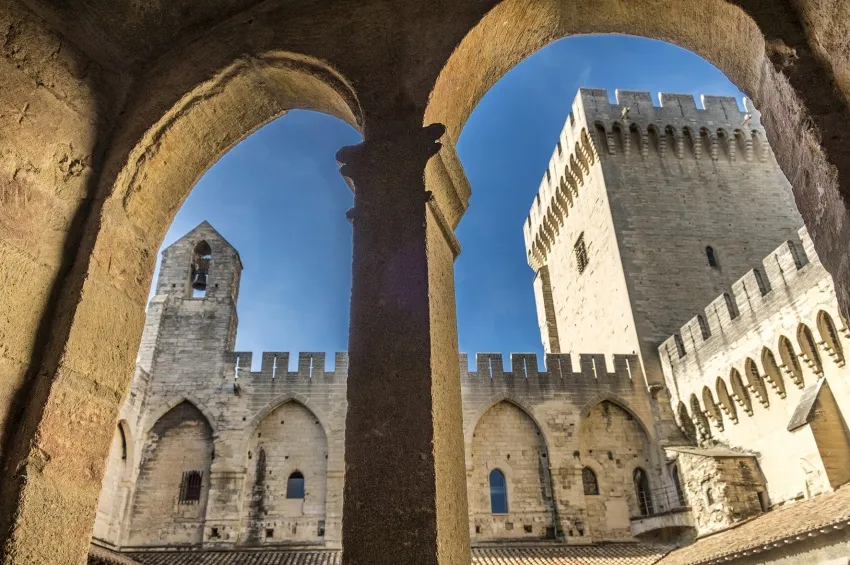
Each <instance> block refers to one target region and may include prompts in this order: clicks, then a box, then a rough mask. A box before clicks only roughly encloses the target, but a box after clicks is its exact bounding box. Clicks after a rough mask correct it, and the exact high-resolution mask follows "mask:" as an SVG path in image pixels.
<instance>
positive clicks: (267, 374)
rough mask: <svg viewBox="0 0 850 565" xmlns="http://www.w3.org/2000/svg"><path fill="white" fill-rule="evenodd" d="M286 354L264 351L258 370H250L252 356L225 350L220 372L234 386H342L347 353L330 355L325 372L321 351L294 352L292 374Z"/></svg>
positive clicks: (324, 355)
mask: <svg viewBox="0 0 850 565" xmlns="http://www.w3.org/2000/svg"><path fill="white" fill-rule="evenodd" d="M290 355H291V354H290V353H289V352H286V351H267V352H263V353H262V362H261V364H260V370H259V371H252V370H251V363H252V362H253V357H254V356H253V353H251V352H250V351H247V352H246V351H229V352H227V353H225V363H224V367H225V369H224V372H225V375H229V376H230V377H231V378H233V380H234V381H235V382H237V383H238V384H240V385H242V384H251V383H271V382H274V381H280V382H292V383H295V382H301V383H303V382H316V383H334V382H337V383H345V381H346V380H347V378H348V353H347V352H344V351H343V352H337V353H335V354H334V368H333V370H331V371H328V370H326V368H325V362H326V359H327V355H326V354H325V353H324V352H314V351H310V352H301V353H298V364H297V368H296V370H295V371H290V370H289V361H290Z"/></svg>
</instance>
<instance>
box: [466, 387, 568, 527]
mask: <svg viewBox="0 0 850 565" xmlns="http://www.w3.org/2000/svg"><path fill="white" fill-rule="evenodd" d="M488 405H489V408H487V409H486V410H485V411H484V413H483V414H482V415H481V417H480V418H479V419H478V420H477V421H476V422H475V426H474V428H473V432H472V438H471V442H470V448H469V451H467V465H468V466H467V476H468V480H469V481H470V496H471V498H470V500H469V510H470V519H471V520H472V521H473V522H474V523H476V524H477V525H478V524H480V526H481V528H483V531H481V532H480V536H482V537H481V538H480V539H488V538H492V539H495V538H504V537H523V536H525V535H526V531H525V529H524V528H518V529H517V530H512V529H509V528H507V527H505V524H504V522H502V521H493V520H491V519H490V517H491V516H492V514H493V513H498V514H505V515H507V516H508V521H509V522H512V521H513V520H514V519H516V520H522V521H523V522H524V523H528V522H531V523H533V524H534V525H533V526H532V527H533V528H535V529H537V530H538V531H537V532H536V533H537V534H538V536H540V537H543V536H544V535H545V534H546V532H547V531H549V530H551V529H553V528H555V507H554V503H553V488H552V481H551V476H550V472H549V452H548V449H547V446H546V441H545V437H544V435H543V431H542V428H541V427H540V426H539V425H538V423H537V422H536V421H535V420H534V419H533V418H532V416H531V414H530V412H528V411H527V410H525V409H524V408H523V407H522V406H520V405H519V404H517V403H515V402H512V401H511V400H510V399H508V398H505V399H502V400H499V401H498V402H495V403H493V404H490V403H489V402H488ZM507 436H510V438H511V439H510V441H506V439H505V438H506V437H507ZM494 473H496V474H495V475H494ZM494 481H495V482H494Z"/></svg>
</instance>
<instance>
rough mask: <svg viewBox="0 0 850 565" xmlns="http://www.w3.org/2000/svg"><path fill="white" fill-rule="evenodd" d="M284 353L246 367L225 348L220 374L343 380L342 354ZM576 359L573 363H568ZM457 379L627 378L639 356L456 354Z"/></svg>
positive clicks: (636, 370) (242, 379) (248, 358)
mask: <svg viewBox="0 0 850 565" xmlns="http://www.w3.org/2000/svg"><path fill="white" fill-rule="evenodd" d="M290 356H291V354H290V353H289V352H279V351H278V352H274V351H273V352H264V353H262V362H261V365H260V370H259V371H252V370H251V363H252V361H253V357H254V356H253V353H251V352H250V351H229V352H227V353H225V362H224V365H225V375H226V376H229V377H230V378H232V379H233V380H234V381H237V382H239V383H240V384H242V383H246V384H247V383H256V382H263V381H267V382H271V381H275V380H284V381H290V382H296V381H300V382H304V381H316V382H345V381H346V379H347V377H348V353H347V352H337V353H335V359H334V368H333V370H332V371H327V370H325V360H326V357H327V356H326V354H325V353H323V352H301V353H299V354H298V367H297V369H296V370H295V371H290V370H289V361H290ZM574 358H577V359H576V360H577V362H578V366H577V367H576V366H575V365H574V363H573V359H574ZM459 360H460V373H461V378H462V379H468V380H482V379H491V380H512V379H526V380H538V381H544V382H545V381H550V382H553V383H554V382H560V383H563V384H565V385H569V383H570V382H571V381H576V380H579V379H583V380H591V379H592V380H598V381H616V380H620V381H623V380H625V381H631V380H635V379H637V380H640V379H642V377H643V370H642V369H641V365H640V361H638V358H637V356H636V355H614V356H613V357H612V358H611V359H608V358H607V357H606V356H605V355H603V354H601V353H591V354H580V355H578V356H572V355H570V354H569V353H558V354H551V353H550V354H547V355H546V357H545V368H544V369H543V370H541V368H540V364H539V362H538V359H537V355H536V354H534V353H511V354H510V359H509V361H508V363H509V370H505V363H504V361H503V358H502V354H501V353H478V354H476V355H475V362H476V370H475V371H470V370H469V356H468V355H467V354H466V353H460V354H459Z"/></svg>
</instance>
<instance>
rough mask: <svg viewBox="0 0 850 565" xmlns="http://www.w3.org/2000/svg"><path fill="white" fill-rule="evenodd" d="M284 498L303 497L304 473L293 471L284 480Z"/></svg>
mask: <svg viewBox="0 0 850 565" xmlns="http://www.w3.org/2000/svg"><path fill="white" fill-rule="evenodd" d="M286 498H304V475H302V474H301V471H295V472H294V473H292V474H291V475H289V479H288V480H287V481H286Z"/></svg>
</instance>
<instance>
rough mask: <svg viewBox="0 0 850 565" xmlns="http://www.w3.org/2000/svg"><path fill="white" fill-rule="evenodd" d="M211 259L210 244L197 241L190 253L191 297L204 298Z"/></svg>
mask: <svg viewBox="0 0 850 565" xmlns="http://www.w3.org/2000/svg"><path fill="white" fill-rule="evenodd" d="M211 261H212V249H210V244H209V243H207V242H206V241H201V242H199V243H198V244H197V245H196V246H195V250H194V251H193V253H192V271H191V275H190V279H189V284H190V286H191V288H192V298H204V296H206V294H207V287H208V286H209V275H210V262H211Z"/></svg>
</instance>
